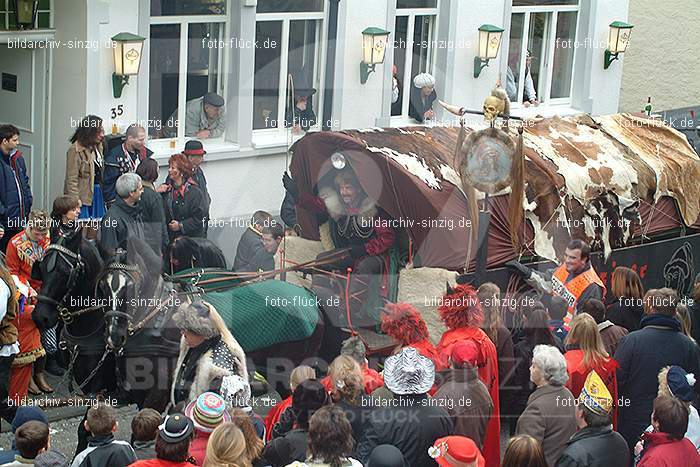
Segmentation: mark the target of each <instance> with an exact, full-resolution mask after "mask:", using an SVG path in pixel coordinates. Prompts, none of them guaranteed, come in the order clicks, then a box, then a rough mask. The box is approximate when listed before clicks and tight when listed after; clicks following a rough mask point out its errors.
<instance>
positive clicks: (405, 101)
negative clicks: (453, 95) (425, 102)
mask: <svg viewBox="0 0 700 467" xmlns="http://www.w3.org/2000/svg"><path fill="white" fill-rule="evenodd" d="M395 11H396V14H395V15H394V22H393V25H394V29H396V19H397V18H399V17H407V18H408V19H407V24H406V50H405V51H404V53H405V54H406V56H405V57H404V72H403V76H402V79H401V84H402V86H403V89H402V92H401V115H391V110H389V117H390V122H391V124H392V125H395V124H397V123H398V124H402V123H403V122H405V121H406V120H408V119H410V117H409V115H408V111H409V101H410V99H411V87H412V86H413V79H412V78H411V70H412V69H413V44H414V43H413V35H414V33H415V27H416V17H418V16H431V17H432V18H431V20H430V27H429V31H428V35H429V36H430V39H429V41H430V47H429V48H428V56H427V61H428V66H427V67H426V73H430V74H431V75H433V76H435V61H436V56H435V55H436V48H435V47H433V42H434V41H435V40H437V37H438V35H437V33H438V27H439V22H438V14H439V12H440V0H437V4H436V6H435V7H434V8H433V7H430V8H396V10H395ZM396 32H397V31H393V32H392V35H393V40H394V41H396V40H398V39H397V38H396ZM396 50H397V49H396V48H394V50H393V53H394V54H395V53H396ZM392 58H393V61H394V62H395V61H396V59H395V55H393V54H392ZM392 65H393V63H392ZM407 74H408V77H407V76H406V75H407ZM389 92H390V93H391V87H390V88H389ZM390 95H391V94H390ZM404 109H405V111H404Z"/></svg>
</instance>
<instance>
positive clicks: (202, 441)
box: [190, 429, 211, 465]
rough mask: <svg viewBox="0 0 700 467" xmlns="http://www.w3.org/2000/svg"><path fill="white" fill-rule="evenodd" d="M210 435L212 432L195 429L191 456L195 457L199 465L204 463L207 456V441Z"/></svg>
mask: <svg viewBox="0 0 700 467" xmlns="http://www.w3.org/2000/svg"><path fill="white" fill-rule="evenodd" d="M210 435H211V433H205V432H203V431H199V430H197V429H195V430H194V439H193V440H192V443H191V444H190V456H192V457H194V458H195V460H196V461H197V465H204V458H205V457H207V443H208V442H209V436H210ZM190 465H192V464H190Z"/></svg>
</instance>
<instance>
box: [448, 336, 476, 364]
mask: <svg viewBox="0 0 700 467" xmlns="http://www.w3.org/2000/svg"><path fill="white" fill-rule="evenodd" d="M450 358H451V359H452V363H454V365H455V366H458V367H462V366H464V364H465V363H466V364H468V365H469V366H470V367H472V368H476V367H477V366H479V363H480V360H481V352H479V347H477V345H476V343H475V342H474V341H472V340H464V341H459V342H457V343H456V344H455V345H453V346H452V353H451V355H450Z"/></svg>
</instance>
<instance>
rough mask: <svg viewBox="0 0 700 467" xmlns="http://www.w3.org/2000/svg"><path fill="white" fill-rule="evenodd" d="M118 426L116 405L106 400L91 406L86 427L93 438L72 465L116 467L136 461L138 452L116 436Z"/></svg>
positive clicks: (80, 466)
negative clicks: (113, 405) (107, 402)
mask: <svg viewBox="0 0 700 467" xmlns="http://www.w3.org/2000/svg"><path fill="white" fill-rule="evenodd" d="M117 427H118V424H117V416H116V412H115V410H114V407H112V406H111V405H109V404H106V403H104V402H99V403H97V404H95V405H94V406H92V407H90V409H89V410H88V412H87V418H86V420H85V429H86V430H87V431H88V432H90V433H91V434H92V438H90V441H89V442H88V447H87V449H85V450H83V451H81V452H80V453H79V454H78V455H77V456H75V459H74V460H73V464H71V466H72V467H88V466H89V467H114V466H116V465H129V464H131V463H133V462H135V461H136V454H135V453H134V449H133V448H132V447H131V446H130V445H129V443H127V442H126V441H119V440H117V439H115V438H114V433H115V432H116V431H117Z"/></svg>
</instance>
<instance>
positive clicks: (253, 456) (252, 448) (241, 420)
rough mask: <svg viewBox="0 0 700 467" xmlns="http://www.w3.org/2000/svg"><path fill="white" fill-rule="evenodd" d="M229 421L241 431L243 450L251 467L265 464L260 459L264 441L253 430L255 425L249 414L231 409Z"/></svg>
mask: <svg viewBox="0 0 700 467" xmlns="http://www.w3.org/2000/svg"><path fill="white" fill-rule="evenodd" d="M231 422H233V424H234V425H236V426H237V427H238V429H239V430H241V433H243V438H244V439H245V452H246V456H247V457H248V459H250V462H251V463H252V464H253V467H258V466H263V465H266V464H265V463H264V461H262V460H261V457H262V451H263V448H264V447H265V443H263V441H262V440H261V439H260V438H258V434H257V433H256V432H255V427H254V426H253V421H252V420H251V419H250V415H248V414H247V413H245V412H244V411H243V410H241V409H233V410H231Z"/></svg>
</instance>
